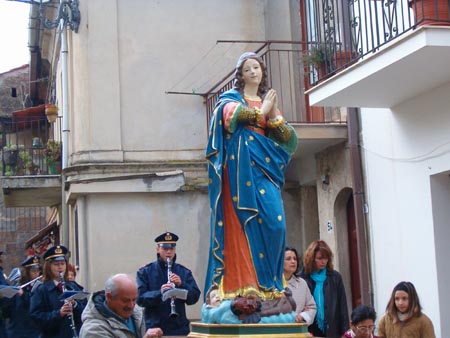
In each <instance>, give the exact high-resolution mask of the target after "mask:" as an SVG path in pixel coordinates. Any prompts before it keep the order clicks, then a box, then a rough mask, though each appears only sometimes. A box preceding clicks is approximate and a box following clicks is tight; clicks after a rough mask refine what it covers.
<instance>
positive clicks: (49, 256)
mask: <svg viewBox="0 0 450 338" xmlns="http://www.w3.org/2000/svg"><path fill="white" fill-rule="evenodd" d="M68 252H69V250H68V249H67V248H66V247H65V246H63V245H55V246H52V247H51V248H50V249H48V250H47V251H46V252H45V253H44V256H43V258H44V260H46V261H63V260H65V259H66V255H67V253H68Z"/></svg>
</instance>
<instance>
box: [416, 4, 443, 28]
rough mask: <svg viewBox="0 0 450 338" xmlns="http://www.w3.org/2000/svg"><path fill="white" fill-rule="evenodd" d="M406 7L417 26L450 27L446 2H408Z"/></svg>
mask: <svg viewBox="0 0 450 338" xmlns="http://www.w3.org/2000/svg"><path fill="white" fill-rule="evenodd" d="M408 5H409V7H410V8H411V9H412V10H413V11H414V17H415V19H416V22H417V23H418V25H419V26H423V25H434V26H450V22H448V21H449V11H450V9H449V3H448V0H408ZM433 20H441V21H433ZM445 21H447V22H445Z"/></svg>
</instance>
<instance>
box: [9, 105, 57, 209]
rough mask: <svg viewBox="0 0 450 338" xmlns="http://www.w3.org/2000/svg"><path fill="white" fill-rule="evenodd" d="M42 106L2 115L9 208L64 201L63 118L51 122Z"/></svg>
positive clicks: (47, 204)
mask: <svg viewBox="0 0 450 338" xmlns="http://www.w3.org/2000/svg"><path fill="white" fill-rule="evenodd" d="M40 109H43V108H39V107H33V108H28V109H25V110H23V111H19V112H14V113H13V115H12V117H2V119H1V121H0V122H1V131H2V154H1V156H2V157H1V159H2V180H1V181H2V190H3V195H4V202H5V206H6V207H8V208H9V207H38V206H39V207H43V206H52V205H55V204H60V203H61V177H60V173H61V144H60V142H59V141H57V140H55V139H54V134H55V130H61V128H60V121H59V120H57V121H56V122H55V123H53V124H50V123H49V122H48V121H47V119H46V118H45V115H43V116H42V114H40Z"/></svg>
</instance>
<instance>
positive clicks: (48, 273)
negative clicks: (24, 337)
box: [30, 245, 86, 338]
mask: <svg viewBox="0 0 450 338" xmlns="http://www.w3.org/2000/svg"><path fill="white" fill-rule="evenodd" d="M67 253H68V250H67V248H66V247H64V246H62V245H57V246H53V247H51V248H50V249H48V250H47V251H46V252H45V253H44V255H43V258H44V260H45V263H44V271H43V277H42V283H40V284H39V285H37V286H36V288H35V289H34V290H33V294H32V295H31V307H30V313H31V318H32V319H33V320H34V322H35V324H36V325H37V326H38V327H39V330H40V333H41V336H40V337H41V338H67V337H72V336H74V332H75V331H76V332H77V334H78V332H79V330H80V328H81V313H82V312H83V309H84V307H85V306H86V301H74V300H71V301H65V300H64V299H63V298H62V296H63V292H64V291H81V290H80V289H79V287H78V286H77V285H76V284H75V283H74V282H70V281H68V280H67V264H68V261H67V258H66V255H67Z"/></svg>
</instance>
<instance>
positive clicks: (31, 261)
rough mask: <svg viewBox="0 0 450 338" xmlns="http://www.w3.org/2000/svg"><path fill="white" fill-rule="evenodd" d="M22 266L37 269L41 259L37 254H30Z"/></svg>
mask: <svg viewBox="0 0 450 338" xmlns="http://www.w3.org/2000/svg"><path fill="white" fill-rule="evenodd" d="M20 265H21V266H23V267H24V268H29V269H39V268H40V267H41V259H40V257H39V256H36V255H35V256H31V257H28V258H26V259H25V260H24V261H23V262H22V263H21V264H20Z"/></svg>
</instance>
